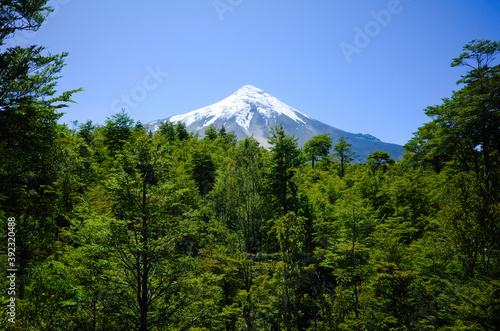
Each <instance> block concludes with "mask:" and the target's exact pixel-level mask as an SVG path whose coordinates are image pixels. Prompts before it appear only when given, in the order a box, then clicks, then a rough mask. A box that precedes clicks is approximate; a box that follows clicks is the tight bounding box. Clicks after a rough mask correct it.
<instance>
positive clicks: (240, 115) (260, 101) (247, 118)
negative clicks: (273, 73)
mask: <svg viewBox="0 0 500 331" xmlns="http://www.w3.org/2000/svg"><path fill="white" fill-rule="evenodd" d="M255 113H258V114H260V115H262V116H263V117H265V118H267V119H271V118H272V117H273V116H275V115H276V114H279V115H284V116H288V117H289V118H291V119H292V120H294V121H296V122H297V123H303V124H305V122H304V121H303V120H302V119H301V117H306V118H309V116H307V115H305V114H303V113H301V112H299V111H298V110H296V109H293V108H292V107H290V106H288V105H286V104H284V103H283V102H281V101H279V100H278V99H276V98H275V97H273V96H272V95H270V94H268V93H266V92H264V91H262V90H260V89H258V88H256V87H254V86H251V85H246V86H243V87H242V88H240V89H239V90H238V91H236V92H235V93H234V94H233V95H231V96H229V97H227V98H226V99H224V100H222V101H220V102H217V103H216V104H213V105H211V106H208V107H204V108H201V109H198V110H194V111H192V112H189V113H187V114H183V115H177V116H172V117H171V118H170V119H169V120H170V121H171V122H179V121H181V122H184V123H185V124H186V126H190V125H192V124H193V123H195V122H196V123H198V126H197V128H196V131H199V130H201V129H204V128H206V127H208V126H210V125H212V124H214V123H215V122H216V121H221V120H222V121H228V120H230V119H234V121H236V123H237V124H238V125H239V126H241V127H242V128H243V129H244V130H245V131H246V132H247V133H248V134H250V122H251V120H252V118H253V116H254V114H255Z"/></svg>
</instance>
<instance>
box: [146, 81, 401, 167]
mask: <svg viewBox="0 0 500 331" xmlns="http://www.w3.org/2000/svg"><path fill="white" fill-rule="evenodd" d="M166 121H170V122H172V123H176V122H179V121H181V122H184V123H185V124H186V127H187V130H188V131H192V132H197V133H199V134H200V135H201V136H203V135H204V132H205V130H206V129H207V128H208V127H209V126H210V125H215V126H217V127H219V128H220V127H221V126H222V125H224V126H225V127H226V130H227V131H228V132H231V131H234V133H235V134H236V135H237V137H238V139H244V138H246V137H250V136H253V137H254V138H255V139H256V140H257V141H259V143H260V144H261V145H262V146H264V147H266V148H268V147H269V144H268V142H267V137H268V136H269V130H270V128H271V127H272V126H275V125H278V124H280V123H281V124H282V125H283V128H284V130H285V132H287V133H288V134H293V135H295V137H297V138H298V143H299V146H302V145H303V144H304V143H305V142H306V141H308V140H309V139H311V138H312V137H314V136H316V135H319V134H324V133H330V137H332V138H333V142H334V144H335V143H336V141H337V140H338V139H339V138H340V137H341V136H346V137H347V138H348V139H349V140H348V141H349V143H351V144H352V147H351V148H352V150H353V151H355V152H356V154H355V159H356V161H358V162H364V161H365V160H366V158H367V157H368V155H369V154H370V153H372V152H374V151H376V150H381V151H386V152H388V153H389V154H390V155H391V157H392V158H394V159H396V160H400V159H402V157H403V153H404V149H403V147H402V146H400V145H396V144H390V143H385V142H382V141H381V140H380V139H378V138H376V137H374V136H372V135H369V134H361V133H357V134H355V133H349V132H346V131H343V130H340V129H338V128H335V127H333V126H330V125H328V124H325V123H322V122H320V121H317V120H315V119H313V118H311V117H309V116H307V115H306V114H304V113H302V112H300V111H298V110H296V109H294V108H292V107H290V106H288V105H286V104H285V103H283V102H281V101H279V100H278V99H276V98H275V97H273V96H272V95H270V94H268V93H266V92H264V91H263V90H261V89H258V88H256V87H254V86H251V85H245V86H243V87H241V88H240V89H239V90H237V91H236V92H235V93H234V94H232V95H230V96H229V97H227V98H225V99H224V100H222V101H220V102H217V103H215V104H213V105H210V106H207V107H203V108H200V109H197V110H194V111H191V112H189V113H186V114H182V115H175V116H171V117H168V118H165V119H161V120H156V121H153V122H150V123H147V124H146V125H147V127H148V129H149V130H151V131H153V132H156V131H157V130H158V128H159V127H160V125H161V124H162V123H163V122H166Z"/></svg>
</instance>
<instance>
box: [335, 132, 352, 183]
mask: <svg viewBox="0 0 500 331" xmlns="http://www.w3.org/2000/svg"><path fill="white" fill-rule="evenodd" d="M347 140H348V138H347V137H345V136H342V137H340V138H339V140H338V143H337V144H336V145H335V146H334V147H333V149H334V151H335V152H334V154H335V155H336V156H337V158H338V159H339V161H340V177H344V175H345V168H346V167H347V165H348V164H349V163H350V162H351V161H352V160H354V159H353V157H352V156H353V155H354V153H355V152H353V151H352V150H351V149H350V147H351V146H352V144H350V143H348V142H347Z"/></svg>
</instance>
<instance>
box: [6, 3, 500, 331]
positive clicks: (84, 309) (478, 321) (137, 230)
mask: <svg viewBox="0 0 500 331" xmlns="http://www.w3.org/2000/svg"><path fill="white" fill-rule="evenodd" d="M45 2H46V1H4V2H2V5H1V16H0V38H1V39H0V40H1V41H2V43H1V44H3V42H4V40H5V38H7V37H9V36H11V35H12V34H14V33H15V32H16V31H18V30H22V29H37V28H38V27H39V26H40V24H41V23H42V22H43V19H44V15H43V13H44V11H43V6H44V5H45ZM499 52H500V43H499V42H494V41H489V40H474V41H471V42H470V43H468V44H466V45H465V46H464V49H463V53H462V54H458V57H457V58H455V59H453V60H452V66H466V67H467V68H468V72H467V74H466V75H464V76H463V77H461V78H460V77H459V79H460V80H459V82H458V84H459V85H458V89H457V91H456V92H454V93H453V94H452V95H451V96H449V97H447V98H444V99H443V101H442V103H441V104H439V105H435V106H430V107H428V108H427V109H425V113H426V114H427V115H428V116H429V122H428V123H427V124H425V125H424V126H422V127H421V128H420V129H419V130H418V131H417V132H416V133H415V134H414V138H412V139H411V140H410V141H409V142H408V143H407V144H406V146H405V148H406V154H405V157H404V159H403V160H402V161H400V162H395V161H394V160H392V159H391V157H390V155H389V154H388V153H385V152H375V153H372V154H371V155H370V156H369V158H368V160H367V162H366V163H365V164H354V163H352V162H351V161H352V152H351V150H350V148H349V147H350V145H349V141H348V140H346V139H340V140H338V141H332V140H331V139H329V137H328V135H320V136H317V137H315V138H313V139H311V140H310V141H309V142H307V143H306V145H305V146H304V148H302V149H299V148H298V147H297V140H296V139H295V138H294V137H293V136H290V135H288V134H287V133H286V132H284V131H283V129H282V128H281V127H280V126H277V127H274V128H273V129H272V130H271V132H269V144H270V145H271V148H270V149H264V148H263V147H261V146H259V144H258V142H257V141H256V140H255V139H253V138H247V139H245V140H241V141H237V140H236V138H235V135H234V134H232V133H231V132H226V130H225V129H224V128H223V127H222V128H217V127H211V128H210V129H209V130H208V133H207V134H206V136H204V137H198V136H196V135H193V134H192V133H189V132H188V131H187V130H186V128H185V126H184V125H183V124H182V123H178V124H171V123H168V122H167V123H165V124H164V125H163V126H162V127H161V128H160V130H159V132H158V133H156V134H155V135H152V134H151V133H150V132H147V130H146V129H145V127H144V126H143V125H142V124H141V123H140V122H138V121H135V120H134V119H132V118H130V117H129V115H128V114H127V113H125V112H121V113H118V114H115V115H113V116H111V117H110V118H108V119H107V121H106V123H105V124H103V125H94V124H93V123H92V121H88V122H86V123H80V124H78V123H74V125H73V126H68V125H65V124H58V119H59V118H60V116H61V115H62V113H61V110H62V109H63V107H66V106H70V103H71V95H72V94H73V93H76V92H78V90H75V91H69V92H64V93H62V94H61V95H57V94H56V82H57V79H58V75H60V72H61V70H62V68H63V66H64V58H65V56H66V54H60V55H51V54H48V53H47V52H46V51H45V50H44V49H43V48H42V47H37V46H30V47H27V48H22V47H14V48H8V49H6V50H3V52H2V53H1V54H0V157H1V159H0V219H1V220H2V226H1V229H0V243H1V244H0V247H1V253H2V255H1V258H0V261H1V263H0V264H1V266H2V268H1V270H2V273H1V275H2V279H1V282H0V284H1V287H2V290H1V294H0V299H1V300H0V301H1V306H0V315H1V319H0V328H1V329H8V330H193V331H194V330H500V239H499V238H500V222H499V221H500V178H499V176H500V155H499V151H500V66H498V65H496V66H495V65H493V59H494V56H495V55H497V54H498V53H499ZM332 155H333V156H332ZM12 218H15V222H16V225H15V234H16V235H15V248H16V250H15V263H16V264H15V267H16V269H17V272H16V288H15V298H16V300H15V302H16V310H15V323H12V322H9V320H8V318H9V315H8V314H7V313H8V311H9V308H8V306H7V305H8V303H9V302H10V301H9V300H10V297H11V296H10V295H9V294H8V293H7V291H8V289H9V278H7V277H6V272H5V273H4V270H7V269H9V267H8V261H9V260H8V259H9V258H11V257H12V256H11V255H9V254H8V252H9V250H8V248H9V247H11V245H9V242H10V241H9V235H8V233H9V231H11V230H9V227H8V225H7V224H8V222H7V220H8V219H12Z"/></svg>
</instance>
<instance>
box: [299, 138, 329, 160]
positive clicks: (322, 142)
mask: <svg viewBox="0 0 500 331" xmlns="http://www.w3.org/2000/svg"><path fill="white" fill-rule="evenodd" d="M329 135H330V134H329V133H325V134H320V135H318V136H314V137H312V138H311V139H310V140H308V141H307V142H306V143H305V145H304V153H305V155H306V157H307V158H308V159H309V160H311V163H312V167H313V168H314V162H316V161H318V160H319V159H321V158H323V157H325V156H328V153H330V148H332V138H331V137H329Z"/></svg>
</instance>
